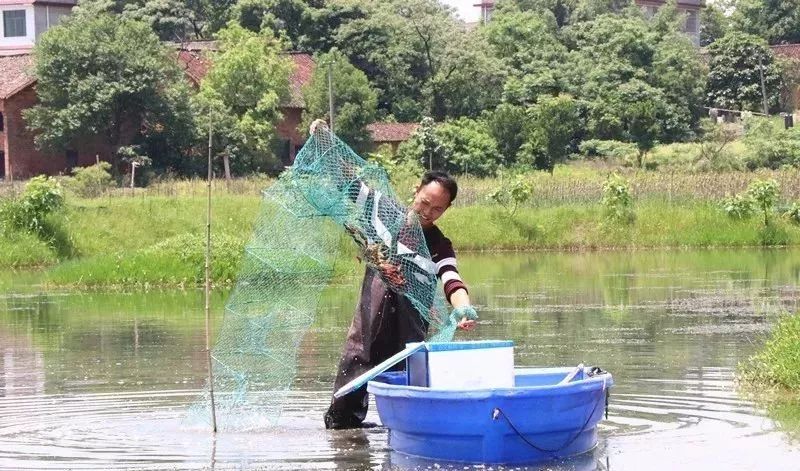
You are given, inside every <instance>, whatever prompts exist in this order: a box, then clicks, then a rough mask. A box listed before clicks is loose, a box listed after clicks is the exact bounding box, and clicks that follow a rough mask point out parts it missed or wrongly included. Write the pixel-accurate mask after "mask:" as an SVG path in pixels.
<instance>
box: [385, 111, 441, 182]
mask: <svg viewBox="0 0 800 471" xmlns="http://www.w3.org/2000/svg"><path fill="white" fill-rule="evenodd" d="M444 152H445V148H444V146H443V145H442V141H441V140H440V139H439V136H438V135H437V134H436V123H435V122H434V121H433V118H431V117H427V116H426V117H425V118H422V121H421V122H420V124H419V127H418V128H417V130H416V131H415V132H414V134H413V135H412V136H411V139H409V140H407V141H405V142H403V143H402V144H400V146H399V147H398V148H397V157H398V160H401V161H409V162H415V163H418V164H421V165H422V167H423V168H426V169H428V170H433V169H434V163H435V164H436V168H438V167H441V166H442V165H444V161H445V158H444Z"/></svg>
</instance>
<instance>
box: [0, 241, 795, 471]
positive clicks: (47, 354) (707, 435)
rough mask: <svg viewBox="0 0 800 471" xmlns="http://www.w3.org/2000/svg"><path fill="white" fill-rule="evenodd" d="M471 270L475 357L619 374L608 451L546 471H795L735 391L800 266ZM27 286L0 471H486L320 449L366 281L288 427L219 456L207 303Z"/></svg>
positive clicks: (15, 300)
mask: <svg viewBox="0 0 800 471" xmlns="http://www.w3.org/2000/svg"><path fill="white" fill-rule="evenodd" d="M459 261H460V265H461V271H462V272H463V274H464V277H465V278H466V279H467V280H468V281H469V284H470V288H471V294H472V297H473V299H474V300H475V301H476V303H477V304H478V305H479V312H480V315H481V318H480V325H479V329H478V330H477V331H476V332H474V333H471V334H469V335H462V338H465V339H466V338H485V339H488V338H509V339H513V340H514V341H515V343H516V362H517V364H518V365H525V366H537V365H547V366H554V365H574V364H577V363H580V362H583V363H586V364H597V365H599V366H601V367H603V368H604V369H606V370H608V371H611V372H612V373H613V374H614V379H615V382H616V387H615V388H614V390H613V391H612V396H611V403H610V411H609V412H610V416H609V419H608V420H606V421H604V422H602V423H601V427H600V443H599V444H598V447H597V448H596V449H595V450H594V451H593V452H592V453H589V454H586V455H584V456H581V457H577V458H575V459H573V460H569V461H565V462H559V463H550V464H547V465H545V466H543V467H538V468H537V467H533V468H530V469H539V470H541V469H553V470H606V469H616V470H634V469H690V470H691V469H697V470H700V469H740V470H749V469H793V468H796V463H797V462H798V460H799V459H800V444H798V442H797V441H796V438H793V435H792V434H790V433H786V432H785V431H783V430H782V429H781V427H780V426H779V425H777V424H776V422H774V421H773V418H771V417H775V418H777V420H778V421H779V422H780V423H791V422H792V419H791V418H793V417H794V418H796V417H798V416H800V413H798V412H797V409H798V408H797V407H796V405H795V407H794V408H792V406H789V407H788V409H787V408H786V407H782V408H781V409H780V414H779V415H773V416H770V415H769V414H768V413H767V412H765V411H764V410H762V409H761V408H760V407H759V406H757V405H755V404H754V403H753V402H751V401H750V400H748V399H746V398H743V397H741V396H740V395H739V394H737V391H736V388H735V381H734V373H735V368H736V365H737V364H738V362H739V361H741V360H743V359H744V358H746V357H747V356H749V355H750V354H751V353H752V352H754V351H755V350H756V349H757V348H759V346H760V345H761V344H762V343H763V339H764V337H765V335H766V334H767V333H768V332H769V329H770V328H771V325H772V323H773V321H774V319H775V316H776V314H777V313H778V312H780V311H781V310H790V311H791V310H797V309H798V307H799V306H798V303H800V300H799V298H800V292H799V291H798V288H797V287H798V282H800V251H797V250H793V251H769V252H765V251H756V250H753V251H716V252H714V251H704V252H697V251H694V252H688V251H669V252H648V253H638V252H634V253H594V254H544V253H537V254H500V255H497V254H495V255H462V256H461V258H460V260H459ZM26 277H27V280H28V281H26V282H20V281H19V280H21V279H23V278H22V277H19V278H15V279H14V281H13V282H10V281H8V280H7V279H0V286H2V287H3V288H0V289H2V290H3V291H2V293H3V294H0V468H2V469H65V468H76V469H109V468H136V469H256V468H258V469H264V468H267V469H341V470H350V469H378V470H389V469H465V468H466V469H488V467H480V466H466V467H465V466H464V465H463V464H447V463H431V462H428V461H426V460H422V459H418V458H411V457H407V456H404V455H401V454H397V453H394V452H392V451H391V450H390V448H389V446H388V443H387V433H386V430H385V429H383V428H381V427H378V428H371V429H365V430H350V431H332V432H329V431H325V430H324V429H323V426H322V420H321V417H322V414H323V412H324V410H325V408H326V406H327V403H328V400H329V397H330V387H331V384H332V381H333V375H334V373H335V367H336V361H337V359H338V355H339V349H340V348H341V344H342V342H343V340H344V336H345V332H346V329H347V327H348V324H349V320H350V315H351V312H352V308H353V306H354V304H355V293H356V291H357V289H356V288H357V282H358V281H357V279H358V277H357V276H354V277H353V279H352V280H350V281H347V282H344V283H342V284H341V285H339V286H335V287H332V288H331V289H330V290H329V292H328V293H326V296H325V298H324V300H323V302H322V306H323V307H322V309H321V312H320V313H319V315H318V317H317V320H316V322H315V324H314V326H313V327H312V329H311V330H310V331H309V333H308V335H307V336H306V338H305V340H304V342H303V345H302V348H301V354H300V356H299V362H298V377H297V379H296V382H295V387H294V391H293V392H292V393H291V394H290V396H289V399H288V401H287V406H286V408H285V410H284V413H283V415H282V417H281V420H280V422H279V425H278V426H277V427H275V428H273V429H270V430H265V431H262V432H258V433H241V434H236V433H222V434H219V435H218V436H217V437H216V438H214V437H212V436H211V435H210V433H208V431H207V430H203V429H193V428H191V427H187V426H186V422H185V421H184V416H185V413H186V408H187V405H188V404H190V403H191V402H192V401H194V400H195V399H196V397H197V395H198V394H199V392H200V388H201V387H202V385H203V382H204V379H205V354H204V352H203V346H204V337H203V303H202V293H201V292H200V291H190V292H185V291H166V292H148V293H134V294H130V293H127V294H125V293H63V292H62V293H60V292H53V291H42V290H41V289H40V288H38V287H37V286H36V281H35V280H36V275H35V274H30V275H26ZM224 299H225V293H215V298H214V311H215V312H217V313H219V312H221V311H222V305H223V303H224ZM220 321H221V319H219V318H217V319H216V320H215V325H219V323H220ZM367 420H368V421H373V422H379V418H378V417H377V414H376V413H375V412H374V407H373V408H372V409H371V410H370V415H369V416H368V417H367ZM795 422H796V420H795ZM794 437H796V435H795V436H794ZM645 463H646V464H645ZM492 469H504V468H503V467H498V466H494V467H492ZM508 469H522V468H520V467H510V468H508Z"/></svg>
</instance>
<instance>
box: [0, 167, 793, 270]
mask: <svg viewBox="0 0 800 471" xmlns="http://www.w3.org/2000/svg"><path fill="white" fill-rule="evenodd" d="M605 176H606V173H605V172H604V171H601V170H597V169H589V168H559V169H558V170H557V171H556V173H555V174H554V175H549V174H546V173H534V174H530V175H528V176H526V178H529V179H530V180H531V182H532V186H533V188H534V191H533V196H532V198H531V199H530V200H529V201H527V202H526V203H524V204H523V205H521V206H520V207H519V208H517V210H516V211H515V212H514V213H513V214H511V213H510V212H509V211H508V210H507V209H506V208H503V207H501V206H498V205H496V204H493V203H491V202H490V201H489V200H488V199H487V195H488V194H489V193H490V192H491V191H492V189H494V188H497V187H498V186H499V185H501V184H503V182H504V180H501V179H485V180H474V179H470V178H463V179H461V181H460V185H461V188H462V191H461V194H460V195H459V198H458V204H457V205H456V206H455V207H454V208H452V209H451V210H450V211H448V212H447V214H446V215H445V216H444V217H443V218H442V219H441V220H440V226H441V227H442V229H443V231H444V232H445V233H446V234H447V235H448V237H450V238H451V240H452V241H453V243H454V244H455V246H456V248H457V250H462V251H463V250H596V249H615V248H656V247H658V248H660V247H697V248H699V247H742V246H761V245H798V244H800V226H797V225H794V224H791V223H790V222H788V221H786V220H783V219H781V218H779V217H777V216H776V217H775V218H774V222H773V223H772V224H771V225H770V226H769V227H767V228H765V227H764V225H763V223H762V222H760V221H759V219H758V218H752V219H745V220H735V219H731V218H729V217H728V216H727V215H726V214H725V213H724V212H723V211H722V210H721V209H720V207H719V201H718V200H717V197H718V193H719V192H720V191H721V190H720V188H729V189H730V190H731V192H733V191H741V189H743V188H745V187H746V186H747V184H748V182H749V181H752V179H754V178H756V176H754V175H753V174H746V173H732V174H724V175H717V177H716V179H714V178H712V177H711V176H708V175H703V176H697V175H688V174H685V175H667V176H665V175H662V174H653V173H645V172H639V173H632V174H631V175H630V176H629V181H630V182H631V186H632V187H633V189H634V196H635V203H634V207H633V209H634V212H635V216H636V217H635V221H634V222H633V223H632V224H623V223H614V222H610V221H608V220H607V219H606V217H605V212H604V210H603V207H602V206H601V205H600V203H599V199H600V187H601V186H602V182H603V181H604V179H605ZM759 178H776V179H777V180H779V181H781V182H782V183H783V184H782V189H783V193H782V195H781V202H782V203H784V204H787V203H788V202H790V201H795V200H796V195H794V193H793V192H795V191H798V188H800V174H798V172H796V171H784V172H773V173H771V174H770V175H762V176H759ZM795 180H798V185H794V184H793V182H794V181H795ZM268 183H269V182H268V181H263V180H260V181H256V180H242V181H235V182H233V183H232V184H231V185H225V183H224V182H216V183H215V188H214V195H215V196H214V199H213V208H212V210H213V214H214V223H213V233H214V247H215V250H214V254H215V259H214V263H213V267H214V272H213V276H214V279H215V280H216V281H217V282H223V283H224V282H229V281H231V280H233V279H235V277H236V271H237V266H238V262H239V260H240V258H241V254H242V249H243V247H244V245H245V243H246V241H247V240H248V238H249V237H250V234H251V233H252V230H253V224H254V222H255V219H256V216H257V215H258V213H259V210H260V207H261V205H260V196H259V189H260V188H261V187H262V186H263V185H266V184H268ZM397 187H398V188H399V189H401V190H402V189H404V188H406V187H408V188H406V193H409V194H410V187H411V184H410V183H409V184H408V185H404V184H403V183H400V184H398V185H397ZM702 189H705V190H702ZM723 195H724V194H723ZM405 196H408V195H407V194H406V195H404V196H403V197H405ZM205 204H206V199H205V184H204V182H202V181H199V180H197V181H182V182H162V183H159V184H156V185H153V186H152V187H149V188H147V189H137V190H136V191H135V192H132V191H131V190H129V189H128V190H121V189H119V190H115V191H114V192H112V193H111V194H107V195H106V196H103V197H100V198H95V199H82V198H77V197H75V196H68V198H67V200H66V206H65V207H64V209H63V210H62V211H61V213H60V215H59V216H58V217H59V218H60V220H59V221H58V227H60V228H61V233H63V234H66V237H62V238H61V243H60V246H59V247H52V246H50V247H49V246H48V244H47V243H45V242H42V241H41V240H40V239H37V238H36V237H34V236H32V235H28V234H24V233H13V234H11V235H7V236H5V237H3V238H2V239H0V267H4V268H9V267H12V268H14V267H31V266H43V267H48V274H47V277H46V278H47V280H48V281H49V282H51V283H53V284H57V285H80V286H108V285H120V286H131V285H142V286H146V285H151V286H176V285H191V284H195V283H198V282H199V281H200V280H202V275H203V254H204V248H203V244H204V234H205ZM51 245H52V244H51ZM64 245H67V247H63V246H64ZM351 255H352V252H351V253H347V254H346V255H345V257H344V260H345V262H344V265H345V266H344V268H341V270H342V271H347V270H348V269H349V268H350V267H349V265H348V264H351V263H353V262H352V258H353V257H352V256H351Z"/></svg>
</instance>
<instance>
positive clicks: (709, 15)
mask: <svg viewBox="0 0 800 471" xmlns="http://www.w3.org/2000/svg"><path fill="white" fill-rule="evenodd" d="M729 29H730V20H729V19H728V17H727V16H725V13H723V11H722V10H721V9H720V8H719V7H718V6H716V5H714V4H710V3H706V6H705V8H703V9H702V10H700V46H703V47H705V46H708V45H709V44H711V43H713V42H714V41H716V40H717V39H719V38H721V37H723V36H725V34H726V33H727V32H728V30H729Z"/></svg>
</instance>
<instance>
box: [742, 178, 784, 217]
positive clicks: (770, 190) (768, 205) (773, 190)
mask: <svg viewBox="0 0 800 471" xmlns="http://www.w3.org/2000/svg"><path fill="white" fill-rule="evenodd" d="M779 188H780V185H778V182H777V181H775V179H772V178H770V179H769V180H755V181H753V182H751V183H750V185H749V186H748V187H747V196H749V197H750V198H751V199H752V200H753V201H754V202H755V204H756V207H757V208H758V209H760V210H761V214H763V215H764V225H765V226H769V215H770V213H771V212H772V210H773V208H774V206H775V203H777V202H778V197H779V196H780V192H779Z"/></svg>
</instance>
